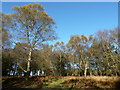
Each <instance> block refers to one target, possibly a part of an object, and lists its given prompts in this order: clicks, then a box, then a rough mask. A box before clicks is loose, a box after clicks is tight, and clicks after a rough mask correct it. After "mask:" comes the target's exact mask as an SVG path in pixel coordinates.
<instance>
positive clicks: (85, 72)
mask: <svg viewBox="0 0 120 90" xmlns="http://www.w3.org/2000/svg"><path fill="white" fill-rule="evenodd" d="M86 75H87V63H86V64H85V71H84V76H85V77H86Z"/></svg>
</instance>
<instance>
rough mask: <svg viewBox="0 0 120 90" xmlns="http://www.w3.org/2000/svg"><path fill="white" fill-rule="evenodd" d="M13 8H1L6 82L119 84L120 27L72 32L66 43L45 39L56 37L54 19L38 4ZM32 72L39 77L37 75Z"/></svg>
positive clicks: (11, 84) (14, 84)
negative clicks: (91, 32)
mask: <svg viewBox="0 0 120 90" xmlns="http://www.w3.org/2000/svg"><path fill="white" fill-rule="evenodd" d="M13 10H14V13H12V14H3V13H2V30H1V31H2V75H3V76H4V77H3V87H23V88H24V85H25V87H26V84H30V86H28V87H29V88H30V87H34V88H35V87H37V85H38V87H41V86H45V85H46V86H47V87H50V88H51V87H52V88H56V87H57V86H60V87H61V88H62V87H66V88H76V87H78V88H85V87H87V88H90V87H92V88H97V87H98V88H114V87H116V86H115V85H114V84H113V82H117V79H119V77H118V76H120V60H119V58H120V48H119V47H120V43H119V40H120V32H119V30H120V29H119V28H118V27H116V28H114V29H112V30H102V31H98V32H96V33H95V34H94V35H90V36H85V35H73V36H71V37H70V40H69V41H68V42H67V43H66V44H65V43H64V42H56V43H55V44H52V45H50V44H46V43H45V42H46V41H52V40H56V39H57V35H56V33H55V25H56V23H55V22H54V20H53V19H52V18H51V17H50V16H48V14H47V13H46V12H45V11H44V9H43V7H42V6H41V5H40V4H38V3H35V4H29V5H24V6H21V7H16V6H15V7H13ZM34 75H38V76H39V77H37V76H36V77H35V78H34ZM6 76H9V77H8V78H7V77H6ZM11 76H12V77H11ZM13 76H14V77H13ZM32 76H33V77H32ZM40 76H41V77H40ZM49 76H51V77H49ZM55 76H58V77H55ZM72 76H73V77H72ZM74 76H76V77H74ZM78 76H84V77H78ZM88 76H90V77H88ZM95 76H96V77H95ZM99 76H101V77H99ZM102 76H106V77H105V78H103V77H102ZM107 76H111V77H107ZM114 76H116V77H114ZM24 77H25V79H24ZM48 77H49V78H48ZM52 77H54V78H52ZM61 77H62V79H64V80H63V81H62V79H61ZM42 78H43V79H42ZM106 78H107V79H108V80H109V81H107V79H106ZM116 78H117V79H116ZM38 79H39V80H38ZM98 79H99V80H98ZM104 79H105V81H104ZM96 80H98V81H96ZM32 81H34V83H32ZM81 81H82V82H83V83H81ZM25 82H29V83H25ZM41 82H42V83H41ZM95 82H99V83H98V84H97V83H95ZM36 83H37V84H36ZM39 83H40V84H39ZM85 83H86V84H85ZM91 83H92V84H91ZM7 84H8V85H7ZM33 84H34V85H33ZM73 84H74V85H73ZM93 84H94V85H93ZM6 85H7V86H6ZM31 85H33V86H31ZM39 85H40V86H39ZM55 85H56V86H55ZM90 85H91V86H90ZM92 85H93V86H92ZM105 85H107V86H105ZM46 86H45V87H46ZM104 86H105V87H104Z"/></svg>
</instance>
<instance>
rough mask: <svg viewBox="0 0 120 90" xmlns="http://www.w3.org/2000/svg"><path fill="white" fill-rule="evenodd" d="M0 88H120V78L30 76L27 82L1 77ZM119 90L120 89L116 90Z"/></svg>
mask: <svg viewBox="0 0 120 90" xmlns="http://www.w3.org/2000/svg"><path fill="white" fill-rule="evenodd" d="M2 88H3V89H11V88H14V89H15V88H19V89H20V88H21V89H23V88H24V89H25V88H29V89H30V88H36V89H41V90H48V89H49V90H53V88H54V89H57V90H59V89H60V90H61V89H64V90H75V89H78V90H79V89H80V88H84V89H85V88H91V89H92V88H96V89H100V88H113V89H114V88H115V90H116V89H117V88H120V77H116V76H114V77H110V76H91V77H90V76H87V77H77V76H46V77H44V76H31V77H30V79H29V80H28V81H26V80H25V79H24V77H17V76H7V77H2ZM118 90H120V89H118Z"/></svg>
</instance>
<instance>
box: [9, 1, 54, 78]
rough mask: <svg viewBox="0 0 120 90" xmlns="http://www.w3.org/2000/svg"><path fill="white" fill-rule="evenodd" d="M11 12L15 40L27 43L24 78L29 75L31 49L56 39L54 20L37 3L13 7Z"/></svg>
mask: <svg viewBox="0 0 120 90" xmlns="http://www.w3.org/2000/svg"><path fill="white" fill-rule="evenodd" d="M13 10H14V13H13V14H11V18H12V22H11V23H12V26H11V29H12V30H13V32H14V33H13V34H14V37H16V38H15V41H19V42H24V43H27V44H28V45H29V52H28V59H27V68H26V70H24V72H25V73H26V77H27V78H26V79H28V77H29V75H30V66H31V61H32V60H31V56H32V51H33V50H34V49H35V48H37V47H38V45H40V44H41V43H43V42H45V41H51V40H54V39H56V34H55V31H54V29H55V27H54V26H55V22H54V21H53V19H52V18H51V17H50V16H48V14H47V13H46V12H45V11H44V8H43V7H42V6H41V5H40V4H39V3H34V4H28V5H23V6H21V7H17V6H15V7H13Z"/></svg>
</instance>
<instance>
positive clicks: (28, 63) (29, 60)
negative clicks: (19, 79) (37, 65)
mask: <svg viewBox="0 0 120 90" xmlns="http://www.w3.org/2000/svg"><path fill="white" fill-rule="evenodd" d="M31 56H32V49H31V48H30V51H29V56H28V62H27V72H26V80H28V79H29V75H30V64H31Z"/></svg>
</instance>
